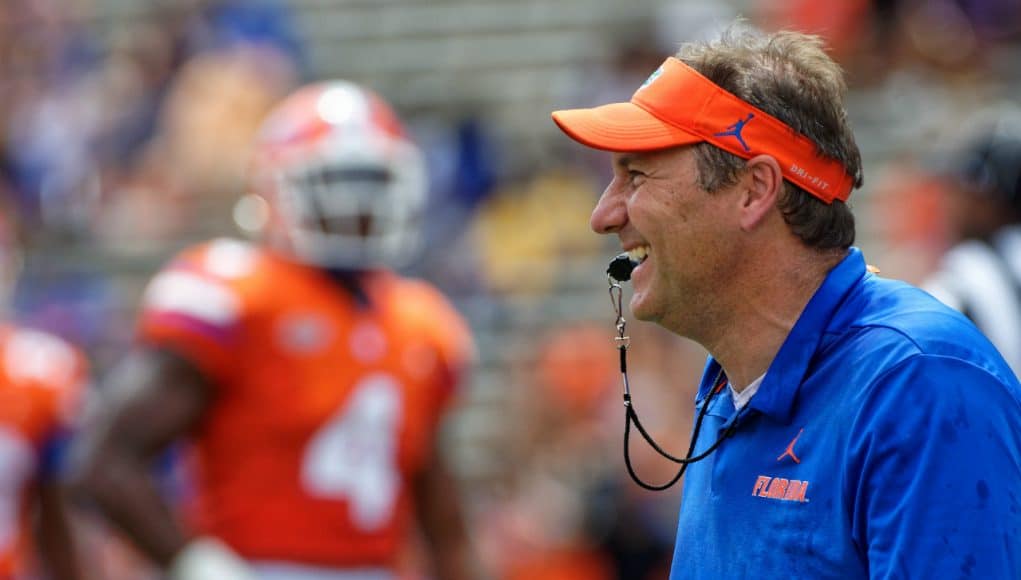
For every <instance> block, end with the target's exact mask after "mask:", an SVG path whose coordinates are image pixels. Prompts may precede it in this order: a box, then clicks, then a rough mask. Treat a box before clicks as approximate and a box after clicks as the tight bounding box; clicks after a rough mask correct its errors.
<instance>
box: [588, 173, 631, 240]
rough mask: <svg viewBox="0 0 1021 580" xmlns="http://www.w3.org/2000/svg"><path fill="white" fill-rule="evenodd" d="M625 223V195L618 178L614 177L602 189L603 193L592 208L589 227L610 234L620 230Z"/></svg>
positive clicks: (599, 232)
mask: <svg viewBox="0 0 1021 580" xmlns="http://www.w3.org/2000/svg"><path fill="white" fill-rule="evenodd" d="M626 223H627V197H626V196H625V195H624V194H623V192H622V191H621V188H620V184H619V183H618V180H617V179H614V180H613V181H611V182H610V184H609V185H607V186H606V189H605V190H603V195H601V196H600V197H599V202H598V203H596V207H595V209H593V210H592V217H590V218H589V227H591V228H592V231H594V232H596V233H597V234H612V233H616V232H618V231H620V229H621V228H623V227H624V224H626Z"/></svg>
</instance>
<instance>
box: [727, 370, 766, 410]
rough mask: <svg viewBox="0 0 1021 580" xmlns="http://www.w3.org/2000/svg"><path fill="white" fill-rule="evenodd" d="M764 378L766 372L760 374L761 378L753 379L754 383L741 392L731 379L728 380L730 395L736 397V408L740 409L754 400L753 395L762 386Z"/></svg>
mask: <svg viewBox="0 0 1021 580" xmlns="http://www.w3.org/2000/svg"><path fill="white" fill-rule="evenodd" d="M764 378H766V373H762V374H761V375H759V378H757V379H755V380H754V381H752V384H750V385H748V386H747V387H745V388H743V389H741V391H740V392H738V391H737V389H735V388H734V386H733V385H731V384H730V382H729V381H728V382H727V388H728V389H730V396H731V398H733V399H734V409H735V410H737V411H740V410H741V409H743V408H744V406H745V405H747V404H748V401H751V400H752V396H753V395H755V392H756V391H758V390H759V387H761V386H762V379H764Z"/></svg>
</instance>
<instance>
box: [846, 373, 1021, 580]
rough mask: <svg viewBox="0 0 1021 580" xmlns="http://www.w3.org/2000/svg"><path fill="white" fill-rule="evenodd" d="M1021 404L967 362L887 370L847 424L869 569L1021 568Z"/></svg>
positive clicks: (1003, 571)
mask: <svg viewBox="0 0 1021 580" xmlns="http://www.w3.org/2000/svg"><path fill="white" fill-rule="evenodd" d="M1019 417H1021V405H1019V402H1018V400H1017V391H1016V387H1014V386H1012V385H1011V384H1010V383H1008V382H1005V381H1004V380H1001V379H999V378H996V377H994V376H993V375H991V374H990V373H988V372H986V371H985V370H983V369H981V368H979V367H977V366H974V365H972V364H971V363H969V362H966V361H962V360H960V359H956V358H952V357H938V356H930V355H920V356H916V357H912V358H911V359H909V360H907V361H905V362H904V363H901V364H900V365H899V366H898V367H896V368H894V369H893V370H892V371H890V372H888V373H887V374H886V376H885V377H884V378H883V379H881V380H880V381H879V382H878V383H877V384H875V385H874V386H873V388H872V389H871V390H870V391H869V393H868V395H867V400H866V401H865V405H864V406H863V407H862V411H861V414H860V416H859V417H858V418H857V420H856V422H855V425H854V426H853V429H852V435H851V447H850V459H851V461H850V462H849V464H848V481H849V485H848V487H847V489H848V493H849V495H850V498H849V501H850V502H851V505H852V506H853V508H852V510H851V515H852V533H853V535H854V538H855V539H856V542H857V543H858V545H859V549H860V550H862V552H863V553H864V554H865V555H866V556H867V559H868V563H869V576H870V577H871V578H945V577H948V576H953V577H958V576H961V577H969V578H1021V536H1019V534H1021V506H1019V505H1018V501H1019V499H1021V421H1019Z"/></svg>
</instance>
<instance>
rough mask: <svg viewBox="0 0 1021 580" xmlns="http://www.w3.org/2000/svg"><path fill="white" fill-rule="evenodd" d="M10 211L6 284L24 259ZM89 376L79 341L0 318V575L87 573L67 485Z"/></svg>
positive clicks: (3, 217)
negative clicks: (71, 341) (71, 445)
mask: <svg viewBox="0 0 1021 580" xmlns="http://www.w3.org/2000/svg"><path fill="white" fill-rule="evenodd" d="M10 213H11V211H10V208H4V209H3V211H2V212H0V249H2V253H0V271H2V274H3V276H2V277H3V280H2V281H0V284H2V285H3V286H4V287H5V288H6V287H7V286H8V285H9V284H11V283H13V278H14V277H15V272H16V271H17V269H18V261H19V257H18V252H17V251H16V249H15V248H16V242H15V236H14V233H13V228H12V227H11V221H10V220H9V215H10ZM3 307H4V308H5V309H6V307H7V305H6V304H4V305H3ZM87 378H88V363H87V361H86V359H85V357H84V356H83V355H82V353H81V352H79V350H78V349H76V348H75V347H73V346H71V345H70V344H68V343H67V342H65V341H63V340H61V339H59V338H57V337H55V336H53V335H51V334H48V333H44V332H40V331H38V330H34V329H31V328H28V327H22V326H18V325H15V324H11V323H10V322H9V321H4V322H2V323H0V578H5V579H10V580H29V579H34V578H51V579H53V580H80V579H84V578H87V577H88V576H87V575H86V574H85V569H86V564H85V562H84V561H83V559H82V558H81V557H80V553H79V548H80V544H79V541H78V540H77V536H78V532H79V530H78V526H77V522H78V520H77V519H76V518H75V517H73V514H74V512H73V510H72V508H71V507H70V506H69V505H68V503H67V501H66V493H65V489H64V483H65V482H64V474H65V469H64V467H65V463H66V461H65V458H66V456H67V449H68V446H69V442H70V438H71V436H72V433H73V431H74V429H75V428H76V427H77V418H78V415H79V409H80V405H79V402H80V400H81V397H82V396H83V395H84V393H85V385H86V382H87Z"/></svg>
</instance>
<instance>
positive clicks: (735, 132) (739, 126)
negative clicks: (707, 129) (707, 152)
mask: <svg viewBox="0 0 1021 580" xmlns="http://www.w3.org/2000/svg"><path fill="white" fill-rule="evenodd" d="M753 118H755V113H748V116H747V117H745V118H744V119H739V120H738V121H737V122H736V123H734V124H733V125H731V126H729V127H727V130H726V131H720V132H719V133H713V137H735V138H736V139H737V141H738V143H740V144H741V147H744V150H745V151H751V148H750V147H748V144H747V143H745V142H744V137H742V136H741V131H743V130H744V126H745V124H747V123H748V121H751V120H752V119H753Z"/></svg>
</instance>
